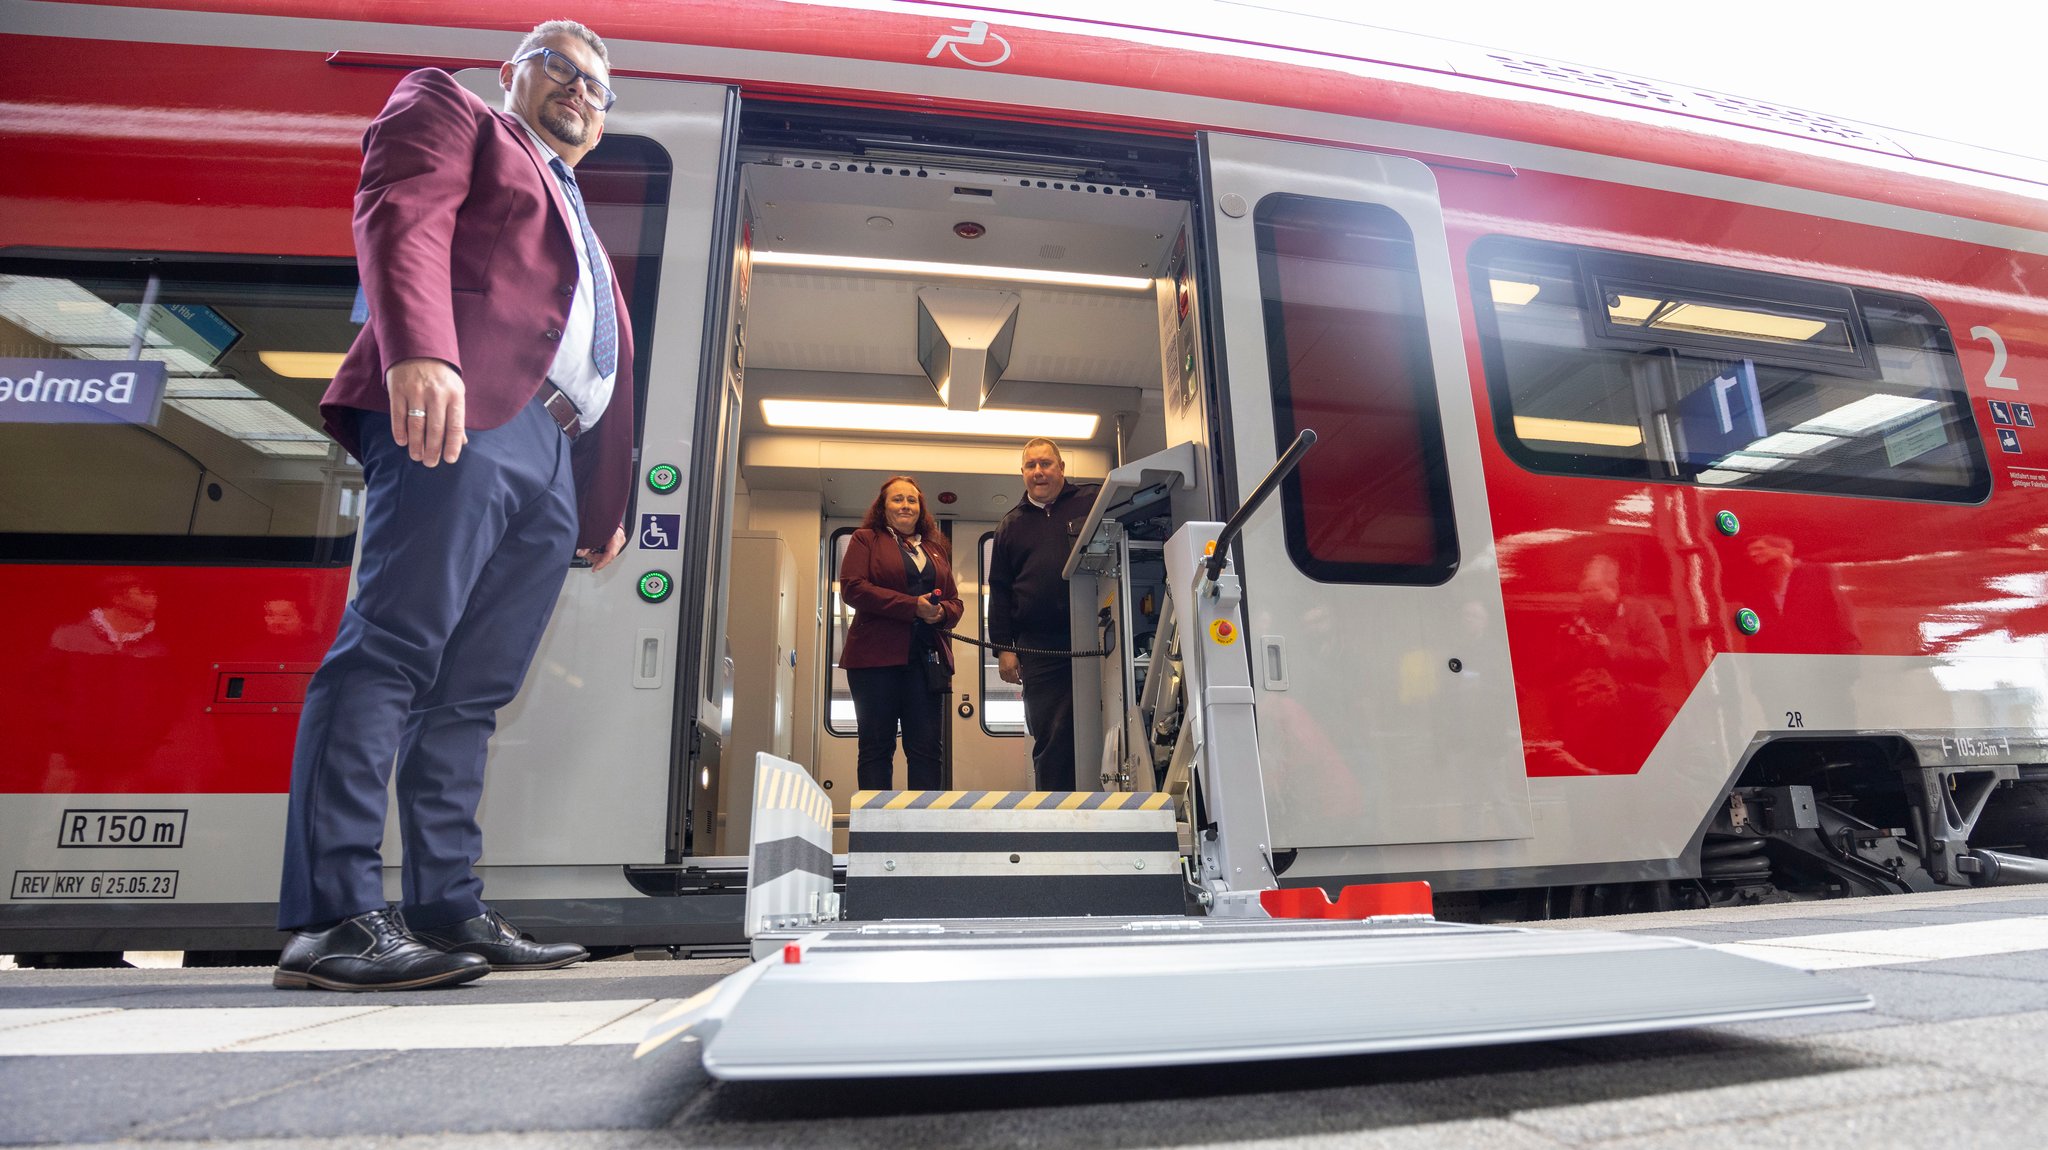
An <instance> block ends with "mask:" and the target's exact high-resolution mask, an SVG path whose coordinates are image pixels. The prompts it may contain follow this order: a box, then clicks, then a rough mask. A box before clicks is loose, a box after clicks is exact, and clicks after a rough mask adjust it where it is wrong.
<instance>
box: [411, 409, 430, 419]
mask: <svg viewBox="0 0 2048 1150" xmlns="http://www.w3.org/2000/svg"><path fill="white" fill-rule="evenodd" d="M406 414H407V415H409V416H411V417H412V418H414V419H425V418H426V417H427V409H426V408H424V407H415V408H413V409H412V410H411V411H408V412H406Z"/></svg>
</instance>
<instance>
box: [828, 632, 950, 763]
mask: <svg viewBox="0 0 2048 1150" xmlns="http://www.w3.org/2000/svg"><path fill="white" fill-rule="evenodd" d="M846 687H847V690H849V691H851V692H852V693H853V721H854V726H855V727H856V729H857V730H858V731H859V737H860V757H859V759H858V760H857V762H856V764H855V767H854V773H855V775H856V776H857V777H858V779H859V782H860V789H861V790H864V791H886V790H891V789H893V788H892V780H893V778H894V776H895V769H896V729H897V727H898V726H899V725H900V726H901V727H902V728H903V757H904V758H905V759H906V760H908V762H909V764H910V771H909V780H910V785H909V787H908V788H907V789H909V790H913V791H935V790H938V789H939V788H940V787H941V786H943V785H944V783H943V781H942V780H943V776H944V773H945V772H944V769H943V766H942V764H941V762H940V751H939V730H940V727H939V724H940V723H941V722H943V721H944V717H945V713H946V711H945V708H946V696H945V695H944V694H943V693H942V692H938V691H934V690H931V689H930V688H929V687H927V686H926V685H925V677H924V667H923V666H922V665H920V664H916V663H905V664H903V665H902V666H900V667H849V668H847V669H846Z"/></svg>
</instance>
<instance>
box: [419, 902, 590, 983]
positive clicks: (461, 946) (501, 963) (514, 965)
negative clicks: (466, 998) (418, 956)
mask: <svg viewBox="0 0 2048 1150" xmlns="http://www.w3.org/2000/svg"><path fill="white" fill-rule="evenodd" d="M413 936H414V937H415V938H418V939H419V940H420V941H421V942H424V943H426V944H427V945H428V946H431V947H434V948H436V949H438V950H445V951H447V952H448V953H449V954H473V955H481V956H483V958H484V959H486V960H487V961H489V962H490V964H491V969H492V970H553V969H555V968H556V967H560V966H568V965H570V964H572V963H578V962H582V961H583V960H584V959H586V958H589V957H590V952H589V951H587V950H585V949H583V948H582V947H580V946H577V945H576V944H575V943H573V942H535V941H534V940H533V936H532V935H529V934H521V933H520V932H519V928H518V927H515V926H513V925H512V924H511V923H509V922H506V921H505V916H504V915H502V914H499V913H498V912H497V911H495V910H487V911H485V912H483V913H482V914H480V915H478V916H476V917H475V918H466V919H463V920H462V921H461V922H457V923H450V924H449V925H447V926H440V927H435V928H434V929H433V930H416V931H414V932H413Z"/></svg>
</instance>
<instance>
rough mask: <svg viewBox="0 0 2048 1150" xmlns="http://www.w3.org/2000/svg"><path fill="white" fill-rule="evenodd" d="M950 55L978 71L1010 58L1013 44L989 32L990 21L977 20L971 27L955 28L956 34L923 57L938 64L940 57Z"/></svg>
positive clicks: (954, 26)
mask: <svg viewBox="0 0 2048 1150" xmlns="http://www.w3.org/2000/svg"><path fill="white" fill-rule="evenodd" d="M962 49H968V50H967V51H962ZM948 51H950V52H952V53H953V58H954V59H955V60H958V61H960V62H961V63H962V64H972V65H973V66H975V67H977V68H993V67H995V66H996V65H997V64H1000V63H1002V62H1003V61H1005V60H1007V59H1009V58H1010V42H1009V41H1008V40H1005V39H1003V38H1002V36H1001V34H999V33H996V32H991V31H989V30H988V22H987V21H985V20H976V21H975V22H974V23H972V24H967V25H960V24H955V25H953V30H952V31H951V32H949V33H947V34H946V35H944V36H941V37H939V39H938V41H937V42H936V43H934V44H933V45H932V50H931V51H929V52H926V53H925V54H924V58H925V59H927V60H936V59H938V58H939V55H940V54H941V53H943V52H948ZM992 54H993V55H992Z"/></svg>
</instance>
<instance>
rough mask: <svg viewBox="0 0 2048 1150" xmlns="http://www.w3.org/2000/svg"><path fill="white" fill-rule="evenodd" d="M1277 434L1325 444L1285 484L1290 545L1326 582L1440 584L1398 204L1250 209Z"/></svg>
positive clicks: (1439, 468) (1419, 341)
mask: <svg viewBox="0 0 2048 1150" xmlns="http://www.w3.org/2000/svg"><path fill="white" fill-rule="evenodd" d="M1253 218H1254V222H1255V223H1256V225H1257V233H1258V250H1259V286H1260V290H1261V292H1262V293H1263V300H1264V307H1265V326H1266V355H1267V371H1268V373H1269V375H1270V377H1271V380H1272V388H1273V420H1274V424H1275V428H1274V430H1275V432H1276V434H1277V437H1278V441H1279V442H1281V443H1283V444H1284V443H1287V442H1288V441H1290V440H1292V439H1293V438H1294V436H1295V435H1296V434H1297V433H1298V432H1299V431H1300V430H1301V429H1302V428H1314V429H1315V431H1316V433H1317V434H1318V435H1319V436H1320V437H1321V440H1322V443H1323V446H1322V447H1321V448H1319V449H1318V450H1316V451H1312V452H1310V453H1309V454H1308V456H1307V457H1306V458H1305V459H1303V460H1302V462H1301V466H1300V467H1299V468H1298V469H1297V470H1296V471H1295V473H1294V475H1292V476H1290V477H1289V478H1288V480H1287V482H1286V485H1285V487H1284V489H1283V492H1282V502H1281V516H1282V522H1283V523H1284V525H1285V531H1286V538H1287V550H1288V554H1289V556H1290V557H1291V558H1292V560H1293V561H1294V564H1295V566H1296V567H1298V568H1299V569H1300V570H1301V571H1302V572H1303V573H1304V574H1306V575H1308V576H1309V577H1310V578H1312V579H1318V580H1322V581H1324V582H1332V583H1400V584H1418V585H1435V584H1439V583H1442V582H1444V581H1445V580H1447V579H1449V578H1450V577H1451V574H1452V573H1453V572H1454V571H1455V570H1456V569H1457V565H1458V544H1457V527H1456V522H1455V521H1454V519H1453V518H1452V513H1451V498H1450V472H1449V467H1448V465H1447V463H1446V460H1445V455H1444V438H1443V424H1442V419H1441V416H1440V415H1439V413H1438V410H1437V401H1436V380H1435V372H1434V369H1433V366H1432V363H1431V359H1430V354H1429V336H1428V332H1427V330H1426V328H1425V325H1424V321H1423V313H1422V279H1421V275H1420V273H1419V271H1418V270H1417V268H1416V262H1415V242H1414V237H1413V235H1412V234H1411V233H1410V232H1409V230H1408V225H1407V223H1406V222H1405V221H1403V220H1402V218H1401V217H1400V215H1399V214H1398V213H1396V212H1395V211H1394V210H1393V209H1391V208H1387V207H1384V206H1382V205H1378V204H1360V203H1348V202H1343V201H1337V200H1323V199H1312V198H1309V197H1306V196H1291V195H1275V196H1268V197H1266V198H1265V199H1263V200H1261V201H1260V202H1259V206H1258V209H1257V211H1256V213H1255V214H1254V217H1253Z"/></svg>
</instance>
